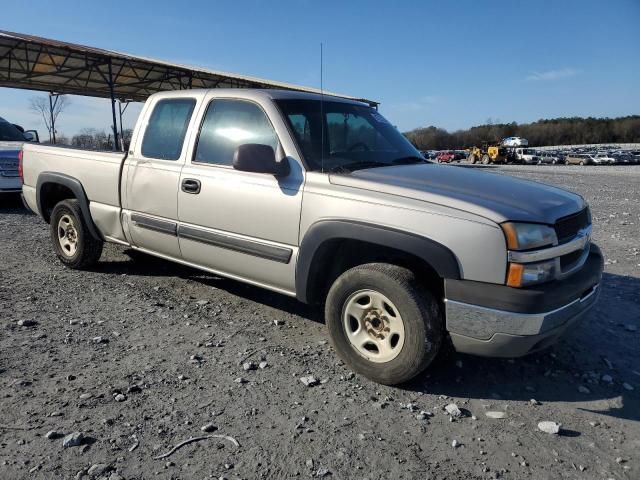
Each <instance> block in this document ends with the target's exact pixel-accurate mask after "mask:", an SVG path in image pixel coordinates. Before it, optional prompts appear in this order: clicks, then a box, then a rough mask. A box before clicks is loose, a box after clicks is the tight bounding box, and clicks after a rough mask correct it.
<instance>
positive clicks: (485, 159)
mask: <svg viewBox="0 0 640 480" xmlns="http://www.w3.org/2000/svg"><path fill="white" fill-rule="evenodd" d="M490 163H491V158H489V155H487V154H485V155H483V156H482V164H483V165H489V164H490Z"/></svg>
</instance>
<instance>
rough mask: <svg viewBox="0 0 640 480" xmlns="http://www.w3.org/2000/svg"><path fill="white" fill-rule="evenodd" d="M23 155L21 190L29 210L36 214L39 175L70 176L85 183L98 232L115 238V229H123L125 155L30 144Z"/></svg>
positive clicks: (27, 144)
mask: <svg viewBox="0 0 640 480" xmlns="http://www.w3.org/2000/svg"><path fill="white" fill-rule="evenodd" d="M23 152H24V153H23V171H24V185H23V189H22V191H23V194H24V197H25V200H26V202H27V204H28V205H29V206H30V208H32V209H33V210H34V211H37V199H36V186H37V183H38V177H39V176H40V175H42V174H43V173H47V172H52V173H56V174H62V175H67V176H69V177H72V178H74V179H76V180H78V181H79V182H80V183H81V184H82V187H83V188H84V191H85V193H86V196H87V198H88V199H89V200H90V208H91V212H92V215H93V216H94V221H95V223H96V226H97V227H98V229H99V230H101V232H102V233H103V234H105V233H106V234H107V235H113V232H114V230H113V228H114V227H116V226H117V227H116V230H115V231H116V232H117V231H119V230H120V228H119V221H118V215H119V212H120V195H119V192H118V188H119V185H120V166H121V163H122V160H123V158H124V153H121V152H98V151H93V150H80V149H76V148H68V147H58V146H52V145H38V144H30V143H25V144H24V146H23ZM94 214H95V215H94ZM109 229H112V230H109ZM118 236H119V235H118Z"/></svg>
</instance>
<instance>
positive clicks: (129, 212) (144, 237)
mask: <svg viewBox="0 0 640 480" xmlns="http://www.w3.org/2000/svg"><path fill="white" fill-rule="evenodd" d="M151 102H152V103H151V104H150V105H147V107H146V108H145V112H144V113H143V115H144V118H143V119H142V120H141V122H139V130H140V131H141V132H142V135H141V136H138V138H136V139H135V142H134V143H135V144H134V145H132V150H131V151H130V152H129V157H128V159H127V164H126V170H125V172H124V174H123V175H125V176H126V177H125V178H126V183H125V186H126V192H125V195H123V224H124V226H125V232H126V234H127V236H128V238H129V241H130V242H131V243H132V244H133V245H134V246H136V247H139V248H142V249H145V250H148V251H150V252H154V253H159V254H162V255H165V256H169V257H173V258H180V246H179V243H178V237H177V226H178V190H179V188H180V187H179V185H180V171H181V170H182V167H183V165H184V161H185V157H186V150H187V149H186V147H185V145H186V144H187V142H188V138H187V135H188V132H189V131H190V130H192V129H193V126H192V122H193V121H194V118H195V110H196V105H197V100H196V97H194V96H188V95H181V96H177V97H176V96H175V94H173V96H172V97H169V98H165V97H162V96H160V97H157V98H155V99H153V100H152V101H151ZM190 127H191V128H190Z"/></svg>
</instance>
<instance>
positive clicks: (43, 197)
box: [36, 172, 102, 240]
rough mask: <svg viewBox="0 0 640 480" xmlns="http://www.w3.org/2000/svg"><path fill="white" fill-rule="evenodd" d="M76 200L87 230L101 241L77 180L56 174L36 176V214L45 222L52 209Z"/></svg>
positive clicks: (49, 173)
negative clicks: (61, 202) (68, 200)
mask: <svg viewBox="0 0 640 480" xmlns="http://www.w3.org/2000/svg"><path fill="white" fill-rule="evenodd" d="M67 199H76V200H77V201H78V203H79V205H80V210H81V211H82V215H83V217H84V220H85V222H86V223H87V230H89V233H90V234H91V236H92V237H94V238H95V239H96V240H102V237H101V236H100V234H99V233H98V229H97V228H96V226H95V224H94V223H93V218H92V217H91V210H89V199H88V198H87V194H86V192H85V191H84V188H83V187H82V183H80V181H79V180H78V179H77V178H74V177H71V176H69V175H65V174H63V173H57V172H42V173H41V174H40V175H38V182H37V184H36V205H37V206H38V212H39V213H40V216H41V217H42V218H43V219H44V221H45V222H47V223H49V221H50V219H51V212H52V210H53V207H55V206H56V204H57V203H58V202H60V201H62V200H67Z"/></svg>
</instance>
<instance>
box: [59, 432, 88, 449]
mask: <svg viewBox="0 0 640 480" xmlns="http://www.w3.org/2000/svg"><path fill="white" fill-rule="evenodd" d="M83 443H84V434H83V433H82V432H73V433H70V434H69V435H67V436H66V437H64V439H62V447H63V448H69V447H77V446H80V445H82V444H83Z"/></svg>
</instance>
